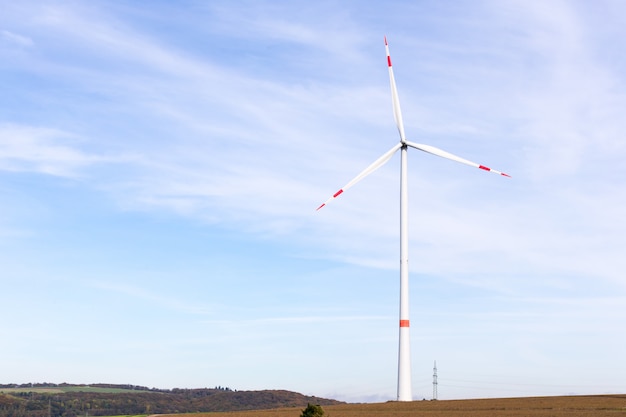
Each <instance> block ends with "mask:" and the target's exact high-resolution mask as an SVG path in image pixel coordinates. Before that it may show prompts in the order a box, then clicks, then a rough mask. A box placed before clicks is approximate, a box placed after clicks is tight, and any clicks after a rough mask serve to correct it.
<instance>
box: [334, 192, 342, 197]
mask: <svg viewBox="0 0 626 417" xmlns="http://www.w3.org/2000/svg"><path fill="white" fill-rule="evenodd" d="M341 193H343V190H339V191H337V192H336V193H335V194H333V198H336V197H337V196H338V195H339V194H341Z"/></svg>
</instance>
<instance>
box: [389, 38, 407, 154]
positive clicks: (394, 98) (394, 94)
mask: <svg viewBox="0 0 626 417" xmlns="http://www.w3.org/2000/svg"><path fill="white" fill-rule="evenodd" d="M385 51H386V52H387V66H388V67H389V82H390V84H391V102H392V104H393V118H394V119H395V120H396V125H397V126H398V133H400V142H402V143H405V142H406V138H405V136H404V123H403V122H402V111H400V100H399V99H398V89H397V88H396V79H395V78H394V76H393V67H392V66H391V56H390V55H389V44H388V43H387V37H386V36H385Z"/></svg>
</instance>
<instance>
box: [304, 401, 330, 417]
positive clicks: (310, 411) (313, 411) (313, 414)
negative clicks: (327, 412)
mask: <svg viewBox="0 0 626 417" xmlns="http://www.w3.org/2000/svg"><path fill="white" fill-rule="evenodd" d="M323 416H324V410H323V409H322V407H321V406H320V405H313V404H311V403H309V405H307V406H306V408H305V409H304V410H302V414H300V417H323Z"/></svg>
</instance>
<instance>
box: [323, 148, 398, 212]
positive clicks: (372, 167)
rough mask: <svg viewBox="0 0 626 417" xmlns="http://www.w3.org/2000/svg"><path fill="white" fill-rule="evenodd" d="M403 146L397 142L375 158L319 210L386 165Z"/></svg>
mask: <svg viewBox="0 0 626 417" xmlns="http://www.w3.org/2000/svg"><path fill="white" fill-rule="evenodd" d="M401 147H402V144H401V143H398V144H396V145H395V146H394V147H393V148H391V149H389V150H388V151H387V152H385V153H384V154H383V156H381V157H380V158H378V159H377V160H375V161H374V162H373V163H372V164H371V165H370V166H368V167H367V168H365V169H364V170H363V171H361V173H360V174H359V175H357V176H356V177H354V178H353V179H352V180H351V181H350V182H349V183H347V184H346V185H344V186H343V188H341V189H340V190H339V191H337V192H336V193H335V194H333V195H332V196H331V197H330V198H329V199H328V200H326V201H325V202H324V203H323V204H322V205H321V206H319V207H318V208H317V210H319V209H321V208H322V207H324V206H325V205H326V204H328V203H329V202H330V201H331V200H333V199H335V198H337V197H339V196H340V195H341V194H342V193H343V192H344V191H346V190H347V189H348V188H350V187H352V186H353V185H354V184H356V183H357V182H359V181H361V180H362V179H363V178H365V177H367V176H368V175H369V174H371V173H372V172H374V171H376V170H377V169H378V168H380V167H381V166H383V165H385V163H386V162H387V161H389V160H390V159H391V157H392V156H393V154H394V153H396V151H397V150H398V149H400V148H401Z"/></svg>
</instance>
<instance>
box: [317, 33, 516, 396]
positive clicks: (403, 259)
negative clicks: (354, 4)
mask: <svg viewBox="0 0 626 417" xmlns="http://www.w3.org/2000/svg"><path fill="white" fill-rule="evenodd" d="M385 51H386V52H387V66H388V67H389V81H390V83H391V102H392V104H393V117H394V119H395V121H396V125H397V126H398V133H399V134H400V142H399V143H397V144H396V145H394V146H393V148H391V149H389V150H388V151H387V152H385V153H384V154H383V155H382V156H381V157H380V158H378V159H377V160H376V161H374V162H373V163H372V164H371V165H370V166H368V167H367V168H365V169H364V170H363V171H362V172H361V173H360V174H359V175H357V176H356V177H354V178H353V179H352V180H351V181H350V182H349V183H347V184H346V185H345V186H344V187H343V188H341V189H340V190H339V191H337V192H336V193H335V194H333V195H332V196H331V197H330V198H329V199H328V200H326V201H325V202H324V203H323V204H322V205H320V206H319V207H318V208H317V210H319V209H321V208H322V207H324V206H325V205H326V204H328V203H329V202H330V201H332V200H333V199H335V198H337V197H339V196H340V195H341V194H342V193H343V192H344V191H346V190H347V189H348V188H350V187H352V186H353V185H354V184H356V183H357V182H359V181H361V180H362V179H363V178H365V177H366V176H368V175H369V174H371V173H372V172H374V171H375V170H377V169H378V168H380V167H381V166H383V165H384V164H385V163H387V161H389V160H390V159H391V157H392V156H393V155H394V154H395V153H396V152H397V151H398V150H400V157H401V158H400V341H399V347H398V397H397V398H398V401H412V397H413V395H412V390H411V345H410V338H409V336H410V334H409V323H410V322H409V255H408V252H409V250H408V249H409V232H408V230H409V222H408V211H409V210H408V208H409V204H408V186H407V149H408V147H409V146H410V147H411V148H415V149H419V150H420V151H423V152H426V153H429V154H432V155H437V156H440V157H442V158H446V159H451V160H453V161H456V162H460V163H462V164H466V165H469V166H472V167H475V168H480V169H482V170H485V171H489V172H493V173H495V174H499V175H503V176H505V177H510V175H507V174H505V173H504V172H500V171H496V170H495V169H491V168H488V167H486V166H484V165H480V164H477V163H475V162H471V161H468V160H467V159H463V158H461V157H458V156H456V155H453V154H451V153H449V152H446V151H444V150H441V149H439V148H435V147H434V146H430V145H423V144H420V143H414V142H409V141H407V140H406V137H405V136H404V124H403V123H402V113H401V112H400V101H399V100H398V91H397V89H396V80H395V78H394V76H393V67H392V66H391V57H390V56H389V44H388V43H387V37H386V36H385Z"/></svg>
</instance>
